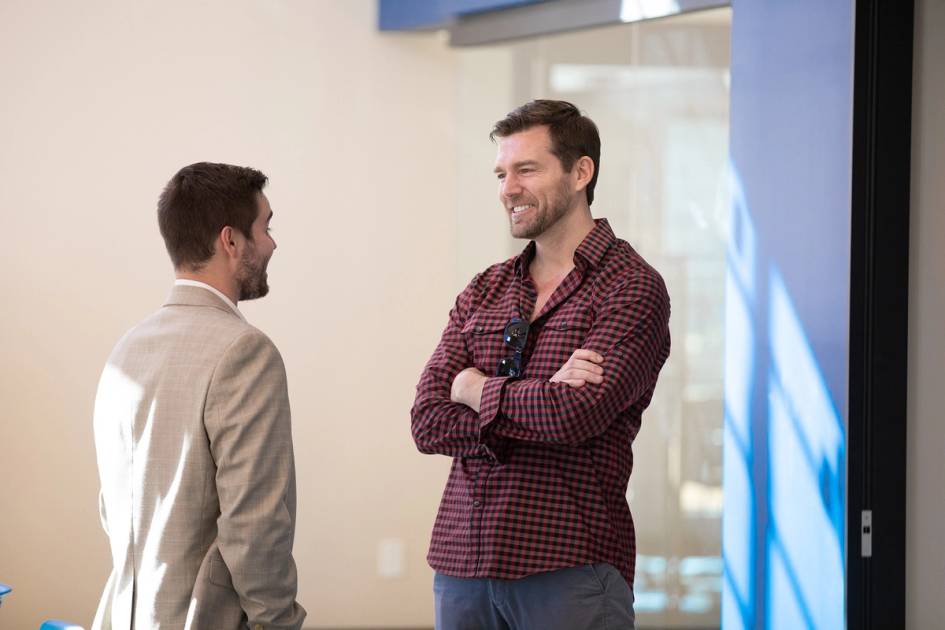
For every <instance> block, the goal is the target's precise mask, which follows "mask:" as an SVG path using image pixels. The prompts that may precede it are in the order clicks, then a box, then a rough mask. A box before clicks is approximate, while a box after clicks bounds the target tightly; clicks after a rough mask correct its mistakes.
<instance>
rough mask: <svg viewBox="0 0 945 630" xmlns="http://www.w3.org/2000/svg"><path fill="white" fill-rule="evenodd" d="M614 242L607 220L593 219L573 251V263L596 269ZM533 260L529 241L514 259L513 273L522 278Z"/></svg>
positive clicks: (533, 255) (533, 247) (533, 249)
mask: <svg viewBox="0 0 945 630" xmlns="http://www.w3.org/2000/svg"><path fill="white" fill-rule="evenodd" d="M616 240H617V237H616V236H615V235H614V231H613V230H612V229H611V227H610V223H608V222H607V219H594V229H593V230H591V231H590V233H588V235H587V236H585V237H584V240H583V241H581V244H580V245H578V247H577V249H576V250H574V257H575V263H577V262H579V260H580V261H583V262H585V263H586V264H588V265H590V266H591V267H596V266H597V265H599V264H600V261H601V259H603V257H604V254H605V253H606V252H607V250H608V249H609V248H610V246H611V244H612V243H613V242H614V241H616ZM534 258H535V241H529V242H528V245H526V246H525V249H524V250H522V253H521V254H519V255H518V256H517V257H516V258H515V273H517V274H518V275H519V276H520V277H524V276H525V272H526V270H527V269H528V266H529V265H530V264H531V262H532V260H533V259H534Z"/></svg>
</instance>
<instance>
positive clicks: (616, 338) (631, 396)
mask: <svg viewBox="0 0 945 630" xmlns="http://www.w3.org/2000/svg"><path fill="white" fill-rule="evenodd" d="M476 284H477V281H476V280H473V282H472V283H470V285H469V286H468V287H467V288H466V290H464V291H463V293H461V294H460V296H459V297H458V298H457V300H456V304H455V305H454V307H453V309H452V310H451V311H450V316H449V322H448V324H447V326H446V329H445V330H444V331H443V335H442V337H441V338H440V343H439V344H438V346H437V348H436V350H435V351H434V353H433V356H432V357H431V358H430V360H429V362H428V363H427V365H426V367H425V368H424V371H423V375H422V376H421V378H420V383H419V384H418V386H417V397H416V400H415V402H414V406H413V409H412V410H411V421H412V422H411V430H412V433H413V438H414V441H415V443H416V444H417V448H418V449H419V450H420V451H421V452H424V453H437V454H442V455H448V456H452V457H466V456H473V455H478V454H480V453H481V452H482V446H483V445H485V446H489V445H490V443H491V441H492V440H495V439H503V438H504V439H512V440H523V441H530V442H547V443H558V444H579V443H581V442H584V441H586V440H588V439H591V438H593V437H595V436H597V435H600V434H601V433H603V432H604V431H605V430H606V429H607V427H608V426H609V425H610V423H611V422H612V421H613V420H614V418H615V417H617V415H618V414H620V413H621V412H622V411H624V410H626V409H627V408H628V407H630V406H631V405H633V404H634V403H635V402H637V401H638V400H639V399H640V398H641V396H643V395H644V394H645V393H646V392H648V391H649V390H650V389H651V388H652V386H653V383H654V382H655V378H656V375H657V373H658V371H659V369H660V367H661V366H662V364H663V362H664V361H665V359H666V356H667V355H668V352H669V328H668V322H669V298H668V296H667V294H666V289H665V286H664V285H663V283H662V280H661V279H660V278H659V276H658V275H657V274H655V273H643V272H641V273H634V274H632V275H629V276H628V277H627V278H625V279H623V280H622V281H620V282H615V283H614V286H613V287H612V288H611V289H610V290H609V291H608V292H607V294H606V295H604V296H603V297H602V299H601V300H600V301H599V306H598V308H597V312H596V316H595V319H594V322H593V324H592V325H591V328H590V330H589V331H588V333H587V336H586V337H585V339H584V341H583V343H582V344H581V346H582V347H581V348H579V349H576V350H575V351H574V352H573V353H572V354H571V356H570V357H569V358H568V359H567V361H566V362H565V363H564V364H563V365H562V366H561V367H560V368H559V369H558V370H557V371H556V372H555V373H554V374H553V375H552V376H551V377H550V378H548V379H544V378H521V379H510V378H508V377H490V376H487V375H485V374H484V373H483V372H482V371H480V370H478V369H476V368H475V367H474V366H473V357H472V354H471V352H470V349H469V348H468V346H467V344H466V340H465V339H464V338H463V335H462V332H461V331H462V329H463V326H464V324H465V322H466V320H467V319H468V318H469V316H470V315H471V314H472V313H473V312H474V311H475V308H476V304H475V295H476V288H475V285H476Z"/></svg>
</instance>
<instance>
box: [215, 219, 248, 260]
mask: <svg viewBox="0 0 945 630" xmlns="http://www.w3.org/2000/svg"><path fill="white" fill-rule="evenodd" d="M242 239H243V235H242V234H240V231H239V230H234V229H233V228H231V227H230V226H229V225H224V226H223V229H222V230H220V234H219V235H217V243H216V244H217V248H218V251H221V252H223V254H224V255H225V256H226V258H228V259H231V260H233V259H235V260H238V259H239V257H240V252H241V251H242V246H243V243H242Z"/></svg>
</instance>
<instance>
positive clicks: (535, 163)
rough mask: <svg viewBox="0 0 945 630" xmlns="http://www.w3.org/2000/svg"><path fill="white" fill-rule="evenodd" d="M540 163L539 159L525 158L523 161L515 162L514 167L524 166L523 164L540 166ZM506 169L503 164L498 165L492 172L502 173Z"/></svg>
mask: <svg viewBox="0 0 945 630" xmlns="http://www.w3.org/2000/svg"><path fill="white" fill-rule="evenodd" d="M538 165H539V164H538V161H537V160H523V161H522V162H516V163H515V164H513V165H512V168H522V167H523V166H538ZM504 170H505V169H504V168H502V167H501V166H496V167H495V168H494V169H492V172H493V173H501V172H502V171H504Z"/></svg>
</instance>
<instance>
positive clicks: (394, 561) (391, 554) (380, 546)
mask: <svg viewBox="0 0 945 630" xmlns="http://www.w3.org/2000/svg"><path fill="white" fill-rule="evenodd" d="M406 556H407V549H406V546H405V545H404V541H403V539H402V538H382V539H381V540H379V541H378V543H377V575H378V577H382V578H388V579H391V578H398V577H403V575H404V572H405V571H406V568H407V566H406V565H407V560H406Z"/></svg>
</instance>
